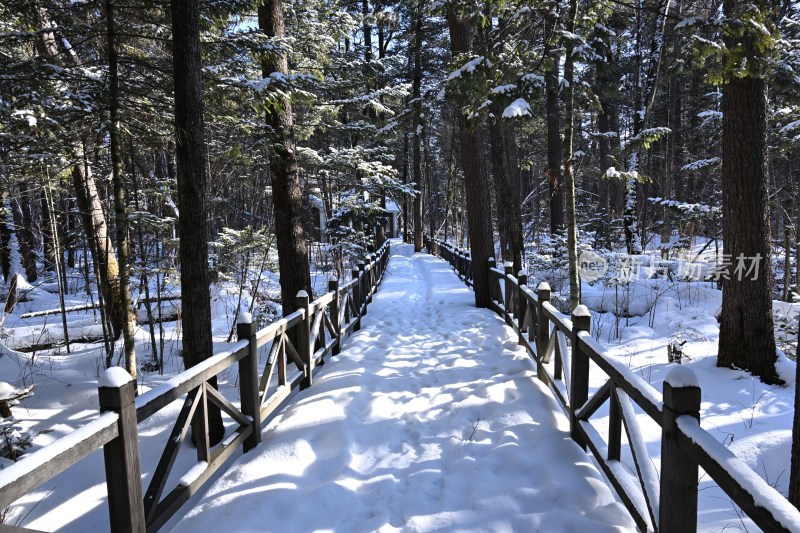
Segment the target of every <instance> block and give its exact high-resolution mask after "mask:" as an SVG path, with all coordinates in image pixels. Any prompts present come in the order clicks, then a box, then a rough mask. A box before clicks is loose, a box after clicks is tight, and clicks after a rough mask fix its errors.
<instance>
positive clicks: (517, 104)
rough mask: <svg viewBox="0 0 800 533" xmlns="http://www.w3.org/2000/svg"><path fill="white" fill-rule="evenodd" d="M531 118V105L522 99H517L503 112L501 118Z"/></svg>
mask: <svg viewBox="0 0 800 533" xmlns="http://www.w3.org/2000/svg"><path fill="white" fill-rule="evenodd" d="M525 116H531V105H530V104H529V103H528V102H526V101H525V99H524V98H517V99H516V100H514V101H513V102H511V105H509V106H508V107H507V108H506V109H505V110H504V111H503V118H514V117H525Z"/></svg>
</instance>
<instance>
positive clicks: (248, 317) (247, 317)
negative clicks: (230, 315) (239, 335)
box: [237, 311, 253, 324]
mask: <svg viewBox="0 0 800 533" xmlns="http://www.w3.org/2000/svg"><path fill="white" fill-rule="evenodd" d="M237 322H238V323H239V324H252V323H253V315H252V314H251V313H248V312H247V311H243V312H241V313H239V320H238V321H237Z"/></svg>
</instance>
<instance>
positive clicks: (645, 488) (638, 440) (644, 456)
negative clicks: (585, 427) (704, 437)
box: [615, 389, 661, 524]
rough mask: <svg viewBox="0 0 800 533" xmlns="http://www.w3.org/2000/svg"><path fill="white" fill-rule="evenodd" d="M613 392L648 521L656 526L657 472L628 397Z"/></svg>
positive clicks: (620, 391) (658, 494) (658, 495)
mask: <svg viewBox="0 0 800 533" xmlns="http://www.w3.org/2000/svg"><path fill="white" fill-rule="evenodd" d="M615 392H616V395H617V401H618V402H619V406H620V410H621V412H622V413H621V414H622V422H623V423H624V424H625V433H626V434H627V435H628V444H629V446H630V449H631V455H632V456H633V463H634V466H636V473H637V474H638V476H639V483H640V484H641V486H642V492H643V494H644V497H645V500H646V501H647V508H648V511H649V512H650V520H651V521H652V522H653V523H654V524H656V523H658V505H659V501H660V500H661V495H660V488H659V481H658V479H659V477H658V472H657V471H656V467H655V466H654V465H653V463H652V462H651V461H650V454H649V453H648V451H647V444H646V443H645V441H644V437H643V436H642V432H641V429H640V428H639V422H638V421H637V420H636V412H635V411H634V410H633V405H632V403H631V399H630V397H629V396H628V395H627V394H626V393H625V391H623V390H619V389H616V391H615Z"/></svg>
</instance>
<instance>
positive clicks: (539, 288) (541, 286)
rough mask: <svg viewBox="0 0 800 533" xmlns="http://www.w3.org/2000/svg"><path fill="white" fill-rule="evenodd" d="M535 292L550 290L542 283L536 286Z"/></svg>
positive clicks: (546, 284) (545, 283)
mask: <svg viewBox="0 0 800 533" xmlns="http://www.w3.org/2000/svg"><path fill="white" fill-rule="evenodd" d="M536 290H537V291H549V290H550V285H549V284H548V283H547V282H546V281H543V282H541V283H540V284H539V285H537V286H536Z"/></svg>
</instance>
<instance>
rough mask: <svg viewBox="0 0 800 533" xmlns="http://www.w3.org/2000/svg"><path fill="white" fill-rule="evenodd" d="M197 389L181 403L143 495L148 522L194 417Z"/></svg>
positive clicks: (151, 517)
mask: <svg viewBox="0 0 800 533" xmlns="http://www.w3.org/2000/svg"><path fill="white" fill-rule="evenodd" d="M198 392H199V389H195V390H193V391H190V392H189V394H188V396H187V397H186V401H184V402H183V407H182V408H181V410H180V412H179V413H178V418H177V420H175V424H174V425H173V426H172V431H171V432H170V434H169V437H168V438H167V443H166V445H165V447H164V451H163V452H161V457H160V458H159V459H158V464H157V465H156V469H155V472H153V477H152V478H151V480H150V484H149V485H148V486H147V491H146V492H145V495H144V512H145V516H146V519H147V521H148V522H150V521H151V520H152V519H153V516H154V514H155V510H156V504H157V503H158V502H159V500H160V499H161V494H162V492H163V491H164V486H165V485H166V484H167V478H169V474H170V472H171V471H172V465H173V464H175V459H176V458H177V457H178V451H179V450H180V448H181V445H182V444H183V441H184V439H185V438H186V433H187V431H188V429H189V422H190V421H191V420H192V417H193V416H194V412H195V410H196V409H197V405H198V404H199V402H197V401H196V400H197V394H198Z"/></svg>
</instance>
